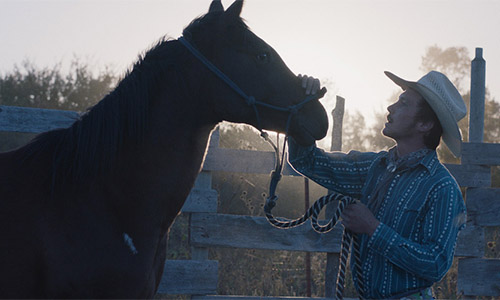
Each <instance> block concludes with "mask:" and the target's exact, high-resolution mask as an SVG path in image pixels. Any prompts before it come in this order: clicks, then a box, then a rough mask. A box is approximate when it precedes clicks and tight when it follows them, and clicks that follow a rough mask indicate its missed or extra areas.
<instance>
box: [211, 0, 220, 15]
mask: <svg viewBox="0 0 500 300" xmlns="http://www.w3.org/2000/svg"><path fill="white" fill-rule="evenodd" d="M216 11H224V7H223V6H222V2H221V1H220V0H214V1H212V3H210V8H209V9H208V12H209V13H211V12H216Z"/></svg>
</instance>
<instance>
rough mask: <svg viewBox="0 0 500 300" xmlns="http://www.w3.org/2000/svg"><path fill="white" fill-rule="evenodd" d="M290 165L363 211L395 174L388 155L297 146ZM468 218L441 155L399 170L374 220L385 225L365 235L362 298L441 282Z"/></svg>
mask: <svg viewBox="0 0 500 300" xmlns="http://www.w3.org/2000/svg"><path fill="white" fill-rule="evenodd" d="M394 150H395V149H394ZM288 159H289V162H290V164H291V165H292V166H293V167H294V169H295V170H297V171H298V172H299V173H301V174H303V175H305V176H306V177H309V178H310V179H312V180H313V181H315V182H316V183H318V184H320V185H321V186H323V187H325V188H327V189H329V190H333V191H336V192H338V193H341V194H344V195H349V196H351V197H353V198H357V199H359V200H360V201H361V202H362V203H364V204H365V205H367V203H369V201H370V197H372V194H371V193H372V192H373V191H374V189H375V187H376V185H377V184H378V183H379V182H378V181H379V180H380V178H381V177H382V175H383V174H384V172H388V169H390V168H388V152H387V151H382V152H378V153H375V152H358V151H351V152H349V153H342V152H330V153H329V152H325V151H323V150H322V149H319V148H317V147H316V146H315V145H312V146H309V147H302V146H299V145H297V144H296V143H295V142H294V141H293V140H292V139H290V142H289V158H288ZM465 213H466V211H465V204H464V201H463V198H462V193H461V191H460V188H459V186H458V184H457V182H456V181H455V179H454V178H453V176H452V175H451V174H450V173H449V171H448V170H447V169H446V168H445V167H444V166H443V165H442V164H441V163H440V162H439V160H438V158H437V154H436V151H430V152H429V153H428V154H426V155H425V156H424V157H423V158H422V159H421V160H419V161H418V162H416V163H415V164H414V165H412V166H411V167H410V168H407V169H404V170H402V171H397V170H396V171H395V174H394V177H393V179H392V181H391V182H390V184H389V186H388V189H387V192H386V194H385V197H384V198H383V201H382V203H381V206H380V209H379V210H378V212H377V214H376V215H375V217H376V218H377V219H378V220H379V221H380V225H379V226H378V227H377V228H376V230H375V232H374V233H373V235H372V236H371V237H370V236H368V235H366V234H361V235H360V256H361V262H362V270H363V274H362V277H363V280H364V285H365V297H367V298H376V299H381V298H390V297H392V296H395V295H400V294H402V293H405V292H407V291H414V290H418V289H422V288H426V287H430V286H432V284H433V283H434V282H436V281H439V280H440V279H441V278H442V277H443V276H444V275H445V274H446V272H447V271H448V269H449V268H450V267H451V264H452V262H453V254H454V249H455V245H456V241H457V236H458V233H459V231H460V230H461V229H462V228H463V227H465V220H466V217H465V216H466V214H465ZM351 266H352V264H351ZM351 270H352V268H351ZM354 284H355V285H356V287H358V284H357V282H356V280H355V282H354Z"/></svg>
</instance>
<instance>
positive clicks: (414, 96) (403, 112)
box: [382, 89, 425, 142]
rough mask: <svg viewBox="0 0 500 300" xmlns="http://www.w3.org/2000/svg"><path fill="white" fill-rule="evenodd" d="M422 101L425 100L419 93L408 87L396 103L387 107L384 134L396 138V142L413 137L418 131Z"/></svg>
mask: <svg viewBox="0 0 500 300" xmlns="http://www.w3.org/2000/svg"><path fill="white" fill-rule="evenodd" d="M420 101H425V100H423V98H422V96H420V94H419V93H417V92H416V91H414V90H412V89H407V90H406V91H404V92H403V93H402V94H401V95H400V96H399V100H398V101H397V102H396V103H393V104H391V105H389V106H388V107H387V111H388V112H389V114H388V115H387V123H385V127H384V129H383V130H382V134H383V135H385V136H387V137H390V138H392V139H394V140H395V141H396V142H399V141H403V140H404V139H412V138H414V137H415V134H417V133H418V131H417V129H416V126H415V125H416V124H417V120H416V117H417V113H418V111H419V110H420Z"/></svg>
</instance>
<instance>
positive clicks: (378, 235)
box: [367, 222, 398, 257]
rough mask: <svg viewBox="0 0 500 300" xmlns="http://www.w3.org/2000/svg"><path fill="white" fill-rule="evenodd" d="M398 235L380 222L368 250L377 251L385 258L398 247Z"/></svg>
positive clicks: (370, 240) (369, 242) (369, 241)
mask: <svg viewBox="0 0 500 300" xmlns="http://www.w3.org/2000/svg"><path fill="white" fill-rule="evenodd" d="M397 239H398V234H397V232H396V231H394V230H393V229H392V228H390V227H389V226H387V225H385V224H384V223H382V222H380V224H379V225H378V226H377V229H375V232H374V233H373V234H372V236H371V237H370V239H369V240H368V245H367V246H368V248H371V249H373V250H375V251H376V252H378V253H380V254H382V255H383V256H386V257H387V256H388V255H389V254H390V253H391V252H392V250H393V249H394V247H396V246H397V243H396V241H397Z"/></svg>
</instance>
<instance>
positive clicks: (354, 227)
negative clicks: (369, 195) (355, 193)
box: [342, 202, 380, 236]
mask: <svg viewBox="0 0 500 300" xmlns="http://www.w3.org/2000/svg"><path fill="white" fill-rule="evenodd" d="M379 224H380V221H379V220H377V219H376V218H375V216H374V215H373V214H372V212H371V211H370V209H368V207H366V205H364V204H363V203H361V202H356V203H353V204H350V205H348V206H347V207H346V208H345V209H344V211H343V212H342V225H344V227H345V228H346V229H349V230H350V231H352V232H354V233H365V234H368V235H369V236H372V234H373V233H374V232H375V229H377V226H378V225H379Z"/></svg>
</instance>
